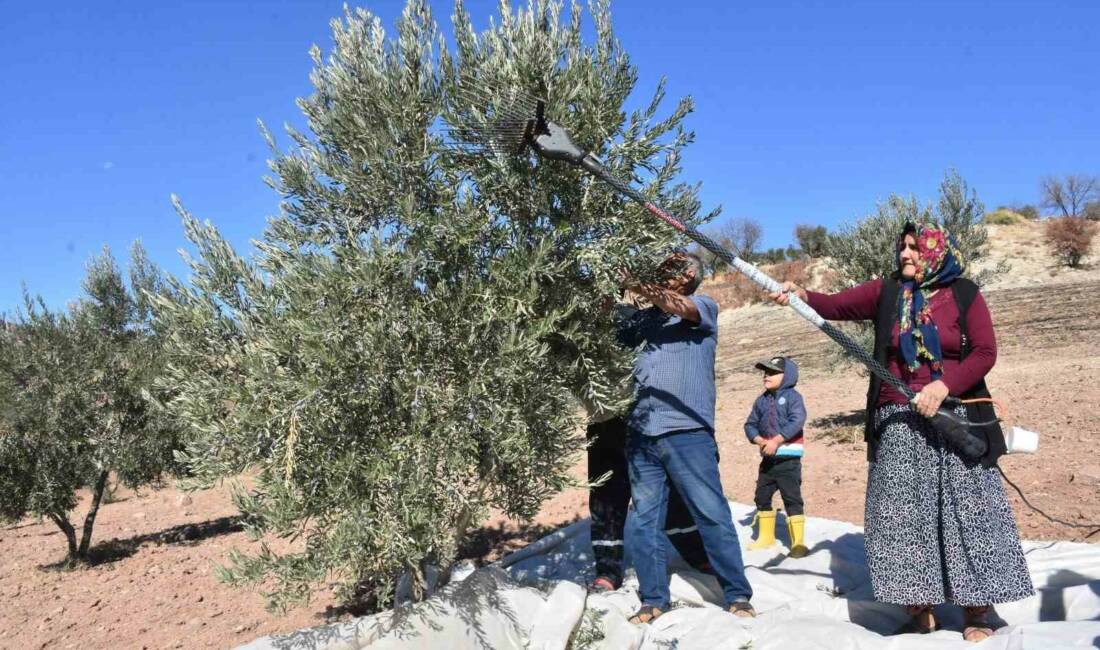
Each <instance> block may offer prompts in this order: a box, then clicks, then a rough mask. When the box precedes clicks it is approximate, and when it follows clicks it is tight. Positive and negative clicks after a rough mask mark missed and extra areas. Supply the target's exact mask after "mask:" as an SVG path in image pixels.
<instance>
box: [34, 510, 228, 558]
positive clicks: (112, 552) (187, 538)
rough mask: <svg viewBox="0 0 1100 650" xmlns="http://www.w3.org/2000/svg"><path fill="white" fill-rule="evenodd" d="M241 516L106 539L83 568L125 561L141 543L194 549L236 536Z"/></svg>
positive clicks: (90, 550)
mask: <svg viewBox="0 0 1100 650" xmlns="http://www.w3.org/2000/svg"><path fill="white" fill-rule="evenodd" d="M243 519H244V518H243V517H242V516H240V515H233V516H229V517H220V518H218V519H211V520H209V521H202V522H197V523H194V524H180V525H179V526H172V527H171V528H165V529H164V530H160V531H157V532H154V533H145V534H143V535H135V536H133V537H127V538H125V539H110V540H107V541H105V542H99V543H98V544H96V545H95V546H93V547H92V548H91V549H89V551H88V560H87V561H86V562H84V563H83V565H84V566H98V565H100V564H108V563H111V562H117V561H119V560H123V559H126V558H128V557H130V556H132V555H134V554H135V553H137V551H138V549H139V548H141V547H142V545H144V544H176V545H182V546H194V545H196V544H198V543H199V542H201V541H203V540H207V539H210V538H212V537H218V536H221V535H229V534H232V533H239V532H241V531H243V530H244V521H243ZM72 567H73V564H72V563H71V562H69V560H68V559H65V560H61V561H60V562H54V563H52V564H46V565H42V566H40V567H39V569H41V570H43V571H56V570H64V569H69V568H72Z"/></svg>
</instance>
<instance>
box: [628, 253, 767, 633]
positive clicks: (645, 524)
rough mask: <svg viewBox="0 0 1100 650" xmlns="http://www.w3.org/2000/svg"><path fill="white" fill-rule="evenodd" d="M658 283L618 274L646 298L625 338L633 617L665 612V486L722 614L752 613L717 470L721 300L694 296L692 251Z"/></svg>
mask: <svg viewBox="0 0 1100 650" xmlns="http://www.w3.org/2000/svg"><path fill="white" fill-rule="evenodd" d="M660 273H661V275H662V277H664V278H665V279H664V280H662V281H661V283H660V284H656V283H641V282H638V281H637V280H635V279H634V278H633V277H632V276H630V275H629V274H627V273H624V274H623V280H624V284H625V286H626V288H628V289H630V290H631V291H634V292H635V293H638V294H640V295H642V296H643V297H645V298H646V299H648V300H649V302H650V303H651V304H652V305H653V306H652V307H649V308H648V309H644V310H642V311H640V312H638V314H636V315H635V316H634V318H632V319H631V321H630V323H628V325H627V327H625V328H624V329H623V333H622V338H623V342H624V343H625V344H627V345H631V346H635V347H636V346H641V351H640V352H639V354H638V358H637V360H636V361H635V366H634V381H635V384H636V389H637V393H636V400H635V403H634V407H633V408H632V409H631V411H630V414H629V415H628V416H627V418H626V423H627V427H628V428H629V434H628V440H627V453H626V456H627V465H628V470H629V475H630V490H631V498H632V499H633V505H632V507H633V508H634V510H635V515H636V517H637V529H636V530H632V531H631V534H630V535H628V536H627V540H626V544H627V546H628V547H629V549H630V555H631V557H633V558H634V563H635V568H636V569H637V572H638V582H639V591H638V595H639V597H640V598H641V601H642V607H641V609H639V610H638V612H637V613H636V614H635V615H634V616H632V617H631V619H630V620H631V622H633V623H648V622H650V621H652V620H653V619H655V618H657V617H658V616H660V615H661V614H662V613H664V612H665V611H668V609H669V604H670V603H669V600H670V594H669V587H668V562H667V558H666V557H665V547H664V544H663V540H662V539H661V528H662V524H663V523H664V520H665V517H666V513H667V510H668V499H669V491H670V487H675V488H676V490H677V491H678V492H679V493H680V495H681V497H682V498H683V500H684V504H685V505H686V506H687V509H688V511H689V512H690V513H691V517H692V519H693V520H694V522H695V525H696V526H697V527H698V529H699V533H700V536H701V537H702V540H703V546H704V548H705V549H706V554H707V557H708V558H709V560H710V566H711V569H712V570H713V572H714V574H715V575H716V576H717V578H718V582H719V584H720V585H721V586H722V592H723V594H724V596H725V598H726V603H727V606H728V608H729V611H730V612H731V613H733V614H734V615H737V616H742V617H751V616H755V615H756V612H755V610H753V607H752V605H751V604H750V603H749V600H750V599H751V598H752V587H750V586H749V583H748V580H746V578H745V567H744V564H743V563H742V559H741V547H740V544H739V543H738V540H737V532H736V531H735V530H734V527H733V516H732V515H731V514H730V509H729V502H728V501H727V500H726V497H725V494H723V492H722V483H721V480H720V478H719V474H718V446H717V444H716V443H715V441H714V398H715V386H714V355H715V348H716V347H717V342H718V305H717V303H715V302H714V300H713V299H711V298H710V297H708V296H703V295H695V290H696V289H697V288H698V287H699V285H700V283H702V280H703V265H702V262H701V261H700V260H699V258H697V257H695V256H694V255H688V254H686V253H677V254H675V255H673V256H671V257H670V258H668V259H667V260H665V262H664V263H663V264H662V265H661V268H660Z"/></svg>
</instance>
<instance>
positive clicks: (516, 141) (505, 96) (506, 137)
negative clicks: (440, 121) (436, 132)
mask: <svg viewBox="0 0 1100 650" xmlns="http://www.w3.org/2000/svg"><path fill="white" fill-rule="evenodd" d="M543 105H544V104H543V102H542V101H540V100H538V99H536V98H535V97H532V96H531V95H528V94H527V93H525V92H523V91H521V90H518V89H515V88H509V89H507V90H499V89H494V88H493V87H486V86H482V87H478V86H475V85H474V84H473V83H471V82H470V81H464V82H460V83H459V84H458V85H457V86H456V89H455V92H454V94H453V95H452V96H451V97H450V98H449V99H448V101H447V111H446V113H445V117H444V121H445V124H446V126H445V128H444V131H445V133H446V137H445V140H446V141H447V142H448V144H449V145H450V146H452V147H454V148H456V149H458V150H461V151H464V152H467V153H471V154H481V153H490V154H494V155H496V154H501V155H518V154H521V153H523V151H524V149H525V148H526V146H527V143H528V142H529V141H530V139H531V137H532V136H533V134H534V131H535V128H536V126H537V125H538V123H539V121H540V120H541V119H542V110H543Z"/></svg>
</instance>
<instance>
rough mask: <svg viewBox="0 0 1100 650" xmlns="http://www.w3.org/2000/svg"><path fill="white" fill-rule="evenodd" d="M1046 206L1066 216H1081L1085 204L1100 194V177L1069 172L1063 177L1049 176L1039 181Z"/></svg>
mask: <svg viewBox="0 0 1100 650" xmlns="http://www.w3.org/2000/svg"><path fill="white" fill-rule="evenodd" d="M1039 193H1040V195H1041V196H1042V204H1043V207H1044V208H1049V209H1051V210H1058V211H1059V212H1061V213H1062V216H1064V217H1077V216H1081V214H1082V213H1083V211H1084V209H1085V206H1086V205H1087V204H1088V203H1089V202H1090V201H1093V200H1096V199H1097V197H1098V196H1100V177H1097V176H1089V175H1088V174H1068V175H1066V176H1065V177H1063V178H1058V177H1055V176H1047V177H1046V178H1044V179H1043V180H1042V181H1040V182H1039Z"/></svg>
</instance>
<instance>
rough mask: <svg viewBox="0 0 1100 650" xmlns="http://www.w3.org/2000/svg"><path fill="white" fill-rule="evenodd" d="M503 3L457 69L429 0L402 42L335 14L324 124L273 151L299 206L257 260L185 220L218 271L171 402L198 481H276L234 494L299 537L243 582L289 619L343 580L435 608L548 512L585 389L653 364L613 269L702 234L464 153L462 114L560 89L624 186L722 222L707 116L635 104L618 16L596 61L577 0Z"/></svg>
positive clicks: (170, 317) (198, 301)
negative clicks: (620, 322)
mask: <svg viewBox="0 0 1100 650" xmlns="http://www.w3.org/2000/svg"><path fill="white" fill-rule="evenodd" d="M501 10H502V11H503V12H504V14H503V15H502V16H501V17H500V19H499V21H497V22H496V23H495V26H493V27H491V28H490V29H488V30H487V31H485V32H481V33H478V32H476V31H475V30H474V28H473V25H472V23H471V21H470V18H469V16H468V15H467V14H466V12H465V10H464V8H463V6H462V5H461V4H458V5H457V6H456V9H455V13H454V33H455V34H456V39H457V47H456V49H455V52H454V53H453V54H452V53H451V51H450V50H448V49H447V47H446V44H445V43H444V42H443V39H442V37H441V35H440V34H439V32H438V30H437V27H436V24H435V22H434V20H433V19H432V17H431V14H430V12H429V7H428V3H427V2H425V1H423V0H410V2H409V3H408V4H407V6H406V9H405V12H404V14H403V17H402V18H401V20H400V21H399V23H398V26H397V33H396V35H394V36H392V37H388V36H387V35H386V33H385V32H384V30H383V29H382V27H381V26H380V24H379V23H378V21H377V20H376V19H375V18H374V17H373V16H372V15H370V14H369V13H368V12H366V11H355V12H353V13H348V14H347V15H346V16H345V17H344V20H343V21H338V22H336V23H334V39H335V49H334V50H333V52H331V53H330V54H329V55H328V56H327V57H325V56H322V54H321V52H320V51H319V50H318V49H316V48H315V49H314V51H313V58H314V63H315V66H316V67H315V70H314V71H313V74H312V76H311V79H312V81H313V84H314V86H315V91H314V93H313V94H312V95H311V96H310V97H308V98H305V99H302V100H300V102H299V103H300V106H301V107H302V110H303V111H304V112H305V114H306V117H307V118H308V120H309V128H310V130H311V133H310V134H303V133H296V132H292V133H291V137H292V139H293V141H294V148H293V149H292V150H290V151H288V152H285V153H284V152H281V151H279V150H278V149H275V148H274V147H275V145H274V141H273V139H272V138H270V136H268V138H269V142H270V143H271V145H272V147H273V151H274V160H272V161H271V163H270V164H271V168H272V170H273V171H274V176H275V177H274V178H273V179H272V180H271V181H270V183H271V185H272V186H273V187H275V188H276V189H277V190H278V191H279V193H280V194H281V195H282V197H283V198H284V202H283V203H282V206H281V211H280V214H279V215H278V216H277V217H275V218H273V219H272V220H271V221H270V224H269V227H268V228H267V230H266V232H265V233H264V236H263V239H262V241H261V242H259V243H258V252H257V254H256V256H255V258H254V259H252V260H251V261H249V260H245V259H243V258H242V257H240V256H239V255H237V253H236V252H234V251H233V250H232V249H231V248H230V246H229V245H228V244H227V243H226V242H225V241H224V239H222V238H221V236H220V235H219V234H218V232H217V231H216V229H215V228H214V227H213V226H212V225H209V224H206V225H203V224H201V223H199V222H198V221H197V220H195V219H194V218H192V217H191V216H190V215H188V214H187V213H186V212H185V211H184V210H183V209H182V208H179V209H180V211H181V214H182V215H183V220H184V226H185V229H186V233H187V236H188V238H189V239H190V240H191V241H192V242H193V243H194V245H195V247H196V248H197V250H198V256H197V257H196V258H195V259H194V260H193V261H192V270H193V276H192V282H191V286H190V287H186V286H184V285H183V284H182V283H176V284H175V287H176V295H175V296H174V297H173V298H172V299H171V300H169V299H165V300H162V301H161V302H160V303H159V309H158V312H159V318H160V321H161V322H162V323H163V324H164V326H165V327H166V328H169V329H170V331H171V332H172V333H173V336H172V344H173V353H174V354H173V364H172V372H171V374H170V376H168V377H167V378H166V380H165V386H166V387H172V388H174V389H176V390H178V395H176V396H175V397H174V398H173V399H172V400H170V401H169V402H168V406H169V407H170V408H171V410H172V411H173V412H175V413H178V414H179V415H180V417H182V418H183V419H184V420H186V421H187V422H188V423H190V424H191V425H193V426H194V428H195V430H196V431H198V436H197V438H196V439H195V440H194V442H193V443H192V444H191V445H190V446H189V448H188V450H187V453H186V454H184V455H183V459H184V460H185V461H186V463H187V465H188V467H189V468H190V469H191V471H192V472H193V473H194V476H195V479H196V481H200V482H209V481H213V480H216V479H218V478H220V477H225V476H233V475H236V474H238V473H240V472H243V471H245V470H248V469H250V468H251V469H255V470H257V472H256V474H255V476H256V479H255V487H254V489H252V490H243V489H242V490H239V491H238V492H237V503H238V506H239V507H240V509H241V510H242V512H244V513H245V514H246V515H247V517H246V518H245V519H246V521H247V522H248V523H247V525H248V526H249V529H250V531H251V532H252V533H254V534H255V535H257V536H264V535H275V536H282V537H295V538H297V539H299V542H300V543H299V544H298V545H297V546H293V547H291V549H290V550H289V551H287V552H283V553H277V552H275V551H274V550H272V549H271V548H270V547H268V546H267V545H266V544H265V545H263V546H262V549H261V550H260V551H259V553H257V554H255V555H251V556H246V555H243V554H240V553H237V554H234V555H233V556H232V557H231V565H230V566H229V567H227V568H226V569H225V570H224V571H223V573H222V576H223V577H224V578H226V579H228V580H230V581H233V582H235V583H237V584H263V585H265V586H266V587H269V590H268V595H269V597H270V604H271V605H272V606H275V607H281V606H286V605H289V604H292V603H295V602H300V601H302V600H304V599H306V598H308V597H309V595H310V593H311V590H312V588H313V587H314V586H315V585H317V584H318V583H319V582H320V581H322V580H331V581H333V582H335V583H336V584H337V585H338V587H339V594H338V595H339V597H340V598H342V599H343V600H345V601H350V600H360V599H362V600H366V601H367V602H372V601H373V602H375V603H377V604H384V603H386V602H387V601H388V600H389V599H390V597H391V596H392V593H393V588H394V585H395V583H396V582H397V580H398V578H399V577H400V576H402V575H407V576H410V577H411V578H412V580H411V582H412V584H413V590H412V596H413V598H418V597H420V596H422V595H423V594H424V593H425V588H426V586H427V585H426V575H427V567H428V565H437V566H440V567H447V566H448V565H449V564H450V563H451V562H452V560H453V559H454V557H455V554H456V550H457V548H458V546H459V544H460V543H461V541H462V540H463V538H464V535H465V533H466V531H467V530H468V528H469V527H470V526H471V525H474V524H476V523H477V522H478V521H481V519H482V518H483V517H484V516H485V515H486V514H487V512H488V510H489V508H497V509H500V510H501V511H503V512H505V513H507V514H508V515H510V516H512V517H517V518H530V517H532V516H533V515H534V514H535V513H536V512H537V511H538V509H539V507H540V504H541V503H542V502H543V501H544V500H545V499H546V498H547V497H549V496H551V495H552V494H554V493H556V492H558V491H559V490H561V489H562V488H563V487H565V486H566V485H568V484H570V483H571V482H572V479H571V478H570V475H569V473H568V470H569V469H570V467H571V466H572V465H573V463H574V462H575V461H576V458H577V454H578V453H579V452H580V451H581V450H582V449H583V445H584V441H583V436H581V435H580V428H581V425H582V423H583V420H582V418H581V415H580V412H579V409H578V403H577V401H576V399H575V397H578V396H579V397H582V398H584V399H585V400H586V401H588V402H589V403H591V404H592V405H594V406H595V408H597V409H600V410H604V411H615V410H620V409H621V408H623V407H624V406H625V400H624V399H623V397H622V392H621V388H622V387H623V386H624V385H625V383H626V382H627V381H628V380H629V373H630V370H631V366H632V358H633V357H632V355H631V354H630V353H629V351H623V350H621V349H619V347H618V345H617V344H616V342H615V336H614V323H613V322H612V318H611V316H610V315H609V314H608V313H607V312H606V311H605V310H603V309H601V305H602V304H603V300H604V297H605V296H608V295H613V294H614V293H616V292H617V290H618V283H617V280H616V278H615V270H616V269H619V268H622V267H624V266H632V267H633V268H634V269H635V270H636V271H638V272H639V273H642V274H643V275H644V274H645V273H646V272H647V269H648V268H650V267H655V266H656V263H657V262H659V261H660V260H661V258H662V257H663V256H664V254H665V253H666V252H668V251H669V250H670V249H672V248H673V247H677V246H682V245H683V244H684V242H683V240H681V239H679V238H678V236H677V235H676V233H675V231H672V230H671V229H669V228H664V227H662V226H661V225H659V224H654V223H653V221H652V218H651V217H650V216H648V215H647V214H646V213H645V211H644V210H642V209H640V208H638V207H637V206H636V205H633V204H632V203H630V202H628V201H624V200H623V199H622V197H620V196H618V195H617V194H616V193H615V192H614V191H613V190H612V189H611V188H609V187H607V186H606V185H604V184H602V183H600V182H598V181H595V180H593V179H591V178H589V177H588V176H587V175H585V174H583V173H582V172H580V171H579V170H577V169H575V168H572V167H569V166H567V165H563V164H559V163H553V162H547V161H542V160H539V159H537V158H534V157H532V156H527V157H514V158H507V157H503V156H490V155H486V156H472V155H469V154H468V153H466V152H461V151H455V150H454V149H452V148H450V147H448V146H447V145H446V143H445V142H443V141H442V140H441V139H440V137H439V135H438V133H439V129H438V121H439V119H440V117H441V116H445V117H448V118H450V120H451V121H459V122H460V123H461V120H462V119H463V114H464V113H465V112H466V111H474V112H476V111H479V110H484V108H485V104H486V102H496V103H498V105H499V103H500V102H503V101H505V98H506V94H505V93H506V92H507V90H508V89H510V88H520V89H522V90H524V91H526V92H528V93H530V94H535V95H538V96H542V97H546V98H547V100H548V109H547V112H548V114H549V115H550V116H551V117H552V119H554V120H555V121H557V122H560V123H561V124H562V125H563V126H565V127H566V128H567V129H568V130H569V131H570V133H571V134H572V135H573V137H574V138H575V139H576V140H577V141H578V143H580V144H581V145H582V146H585V147H587V148H589V149H591V150H592V151H593V152H594V153H596V154H597V155H599V156H600V157H601V158H602V159H603V160H604V162H605V163H606V164H607V166H608V167H609V168H610V170H611V171H612V172H613V173H615V174H617V175H618V176H619V177H622V178H627V179H634V180H635V181H636V182H638V183H640V185H641V186H642V188H641V191H642V192H643V193H645V194H646V195H647V196H650V197H652V198H653V199H654V200H655V201H657V202H658V203H662V204H664V205H667V206H668V208H669V211H670V212H672V213H674V214H677V215H678V216H680V217H681V218H684V219H687V220H688V221H689V222H692V223H696V224H700V223H702V222H703V221H705V220H706V218H703V219H699V218H697V213H698V207H699V205H698V200H697V198H696V190H697V188H695V187H689V186H684V185H677V184H675V183H673V179H674V178H675V177H676V175H677V173H678V172H679V170H680V167H679V161H680V155H681V152H682V150H683V148H684V147H685V146H686V145H687V144H688V143H689V142H690V140H691V134H690V133H688V132H686V131H685V130H684V129H683V126H682V123H683V119H684V116H685V115H686V114H687V113H688V111H689V110H690V108H691V104H690V102H689V101H686V100H685V101H681V102H679V103H678V104H677V105H676V106H675V107H674V108H673V109H672V110H671V111H670V112H669V113H668V114H667V116H664V117H658V116H657V113H658V108H659V106H660V105H661V102H662V99H663V97H664V92H663V89H662V88H660V87H659V88H658V89H657V91H656V93H655V94H654V96H653V98H652V101H651V102H650V103H649V105H648V106H646V107H644V108H643V109H641V110H637V111H631V112H628V111H627V110H626V108H625V107H624V104H625V101H626V98H627V97H628V96H629V95H630V94H631V92H632V91H633V90H634V88H635V82H636V80H637V72H636V70H635V69H634V67H633V66H632V65H631V64H630V61H629V58H628V56H627V54H626V52H624V51H623V50H622V49H621V47H620V45H619V43H618V42H617V41H616V40H615V38H614V34H613V32H612V29H611V21H610V14H609V10H608V8H607V4H606V3H604V2H596V3H594V4H593V6H592V18H593V20H594V23H595V41H594V42H593V43H592V44H591V45H589V44H586V43H585V41H584V39H583V38H582V21H581V19H582V13H581V10H580V8H579V7H578V6H577V5H574V6H573V9H572V13H571V14H570V15H569V16H568V17H562V16H560V15H559V12H560V10H561V4H560V3H556V2H549V3H535V4H533V5H531V6H530V7H529V8H527V9H525V10H520V11H518V12H512V11H511V10H510V9H509V8H508V6H507V5H506V4H504V5H502V7H501ZM460 85H461V86H463V87H466V88H476V89H478V91H479V92H483V93H484V94H485V97H483V98H479V97H471V96H470V94H469V92H468V91H467V93H466V94H465V95H459V93H458V87H459V86H460ZM265 133H266V132H265Z"/></svg>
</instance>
